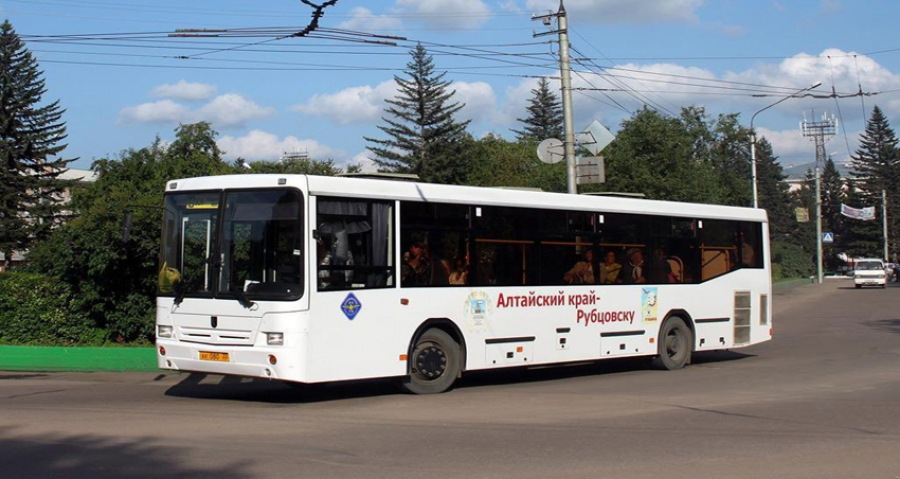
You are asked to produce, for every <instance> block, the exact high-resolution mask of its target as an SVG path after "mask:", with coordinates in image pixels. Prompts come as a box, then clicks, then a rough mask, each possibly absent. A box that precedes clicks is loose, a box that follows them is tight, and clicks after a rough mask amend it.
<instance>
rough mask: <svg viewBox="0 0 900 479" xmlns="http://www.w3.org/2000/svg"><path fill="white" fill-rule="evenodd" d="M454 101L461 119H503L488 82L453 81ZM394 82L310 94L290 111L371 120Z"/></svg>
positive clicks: (351, 120)
mask: <svg viewBox="0 0 900 479" xmlns="http://www.w3.org/2000/svg"><path fill="white" fill-rule="evenodd" d="M450 89H452V90H455V91H456V94H455V95H454V96H453V98H452V101H453V102H459V103H465V104H466V106H465V108H463V109H462V110H461V111H460V118H461V119H471V120H475V121H487V122H496V121H502V118H501V117H499V116H498V115H500V113H499V112H498V111H497V98H496V95H494V90H493V88H492V87H491V85H490V84H488V83H485V82H464V81H457V82H453V84H452V85H451V86H450ZM396 93H397V84H396V83H395V82H394V81H393V80H388V81H385V82H382V83H380V84H378V85H377V86H374V87H373V86H371V85H363V86H354V87H350V88H345V89H343V90H340V91H338V92H335V93H324V94H317V95H313V97H312V98H310V99H309V101H308V102H306V103H303V104H299V105H294V106H293V107H291V110H292V111H296V112H300V113H304V114H307V115H316V116H324V117H326V118H329V119H331V120H332V121H335V122H337V123H340V124H342V125H346V124H350V123H371V122H374V121H378V119H379V118H381V116H382V115H383V112H384V107H385V102H384V101H385V99H387V98H393V97H394V95H396Z"/></svg>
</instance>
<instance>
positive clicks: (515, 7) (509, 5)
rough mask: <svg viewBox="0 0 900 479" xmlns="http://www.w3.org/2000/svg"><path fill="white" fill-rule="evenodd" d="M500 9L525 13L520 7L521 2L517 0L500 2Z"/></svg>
mask: <svg viewBox="0 0 900 479" xmlns="http://www.w3.org/2000/svg"><path fill="white" fill-rule="evenodd" d="M500 10H503V11H504V12H509V13H523V12H522V9H521V8H520V7H519V4H518V3H516V2H515V0H507V1H505V2H503V3H501V4H500Z"/></svg>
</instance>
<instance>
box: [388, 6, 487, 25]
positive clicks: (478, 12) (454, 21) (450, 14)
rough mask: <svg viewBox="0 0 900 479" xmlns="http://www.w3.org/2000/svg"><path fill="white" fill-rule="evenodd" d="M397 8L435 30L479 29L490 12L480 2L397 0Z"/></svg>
mask: <svg viewBox="0 0 900 479" xmlns="http://www.w3.org/2000/svg"><path fill="white" fill-rule="evenodd" d="M397 6H398V7H399V8H400V10H401V11H402V12H404V13H408V14H414V15H418V16H419V17H418V19H419V20H421V21H422V22H423V23H425V24H426V25H429V26H432V27H435V28H473V27H479V26H481V25H483V24H484V23H485V22H486V21H488V18H489V17H488V14H489V13H490V12H491V9H490V8H489V7H488V6H487V5H486V4H485V3H484V2H483V1H482V0H397Z"/></svg>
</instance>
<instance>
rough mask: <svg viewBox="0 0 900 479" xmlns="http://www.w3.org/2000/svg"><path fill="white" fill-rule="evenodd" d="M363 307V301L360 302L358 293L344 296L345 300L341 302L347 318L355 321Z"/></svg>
mask: <svg viewBox="0 0 900 479" xmlns="http://www.w3.org/2000/svg"><path fill="white" fill-rule="evenodd" d="M360 309H362V303H360V302H359V299H357V298H356V295H355V294H353V293H350V294H348V295H347V297H346V298H344V302H343V303H341V311H343V312H344V315H345V316H347V319H349V320H350V321H353V319H354V318H356V315H357V314H359V310H360Z"/></svg>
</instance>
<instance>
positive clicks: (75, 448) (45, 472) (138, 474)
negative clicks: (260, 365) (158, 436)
mask: <svg viewBox="0 0 900 479" xmlns="http://www.w3.org/2000/svg"><path fill="white" fill-rule="evenodd" d="M156 442H157V441H156V440H154V439H152V438H144V439H126V440H123V439H122V438H113V437H104V436H98V435H79V436H55V435H52V434H49V435H48V434H41V435H40V436H20V435H16V434H15V433H14V431H13V430H11V429H9V428H6V429H4V430H0V464H2V465H3V466H2V468H3V473H2V476H3V477H9V478H16V479H30V478H40V479H45V478H51V477H52V478H55V479H67V478H72V479H76V478H77V479H83V478H91V479H107V478H108V479H121V478H125V477H127V478H131V479H144V478H147V479H150V478H157V477H173V478H175V477H177V478H179V479H193V478H196V479H200V478H209V477H214V478H217V479H244V478H249V477H250V474H248V473H247V472H245V470H246V467H247V466H248V464H247V462H246V461H242V462H240V463H234V464H222V465H219V466H208V467H204V468H203V469H202V470H200V469H194V468H190V467H187V466H185V465H182V464H180V463H179V461H178V457H179V455H180V454H181V453H182V452H183V451H180V450H177V449H174V448H170V447H163V446H159V445H156V444H154V443H156Z"/></svg>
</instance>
